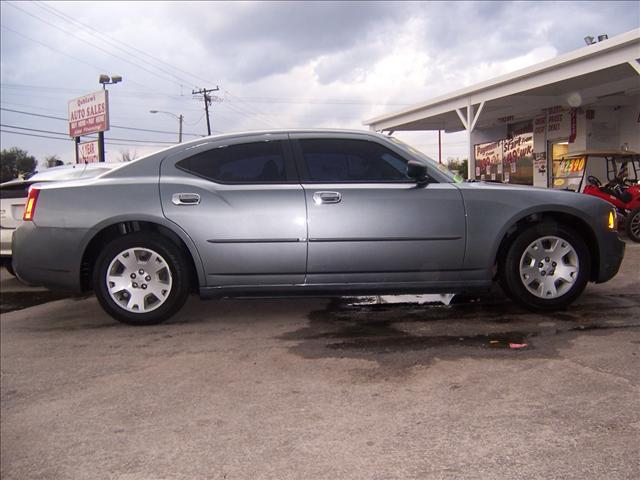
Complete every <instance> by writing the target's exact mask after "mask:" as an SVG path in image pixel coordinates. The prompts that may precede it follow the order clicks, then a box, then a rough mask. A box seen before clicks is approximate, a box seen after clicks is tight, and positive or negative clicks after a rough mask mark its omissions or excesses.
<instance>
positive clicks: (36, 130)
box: [0, 123, 175, 145]
mask: <svg viewBox="0 0 640 480" xmlns="http://www.w3.org/2000/svg"><path fill="white" fill-rule="evenodd" d="M0 127H6V128H16V129H19V130H29V131H32V132H40V133H52V134H55V135H64V136H69V134H68V133H65V132H55V131H52V130H40V129H37V128H27V127H20V126H16V125H6V124H2V123H0ZM85 136H87V137H88V136H90V135H85ZM109 138H110V140H116V141H122V142H135V143H150V142H155V144H166V145H175V142H164V141H161V140H136V139H134V138H116V137H109Z"/></svg>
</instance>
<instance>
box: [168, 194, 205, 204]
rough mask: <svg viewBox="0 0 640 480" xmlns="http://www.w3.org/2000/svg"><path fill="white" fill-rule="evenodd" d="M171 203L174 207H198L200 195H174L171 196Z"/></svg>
mask: <svg viewBox="0 0 640 480" xmlns="http://www.w3.org/2000/svg"><path fill="white" fill-rule="evenodd" d="M171 202H172V203H173V204H174V205H198V204H199V203H200V195H199V194H197V193H174V194H173V195H171Z"/></svg>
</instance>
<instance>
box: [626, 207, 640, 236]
mask: <svg viewBox="0 0 640 480" xmlns="http://www.w3.org/2000/svg"><path fill="white" fill-rule="evenodd" d="M627 235H629V238H630V239H631V240H633V241H634V242H640V208H636V209H635V210H632V211H631V213H630V214H629V216H628V217H627Z"/></svg>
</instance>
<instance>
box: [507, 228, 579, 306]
mask: <svg viewBox="0 0 640 480" xmlns="http://www.w3.org/2000/svg"><path fill="white" fill-rule="evenodd" d="M590 269H591V259H590V255H589V250H588V248H587V246H586V244H585V243H584V240H582V238H581V237H580V236H579V235H578V234H577V233H576V232H575V231H574V230H572V229H570V228H567V227H564V226H561V225H557V224H554V223H542V224H539V225H534V226H532V227H530V228H528V229H527V230H525V231H523V232H522V233H520V235H519V236H518V237H517V238H516V239H515V240H514V242H513V243H512V244H511V246H510V247H509V249H508V251H507V255H506V258H505V259H504V262H503V263H502V268H501V270H502V271H501V283H502V287H503V289H504V290H505V291H506V292H507V293H508V294H509V296H511V298H513V299H514V300H515V301H517V302H518V303H520V304H522V305H524V306H526V307H528V308H531V309H534V310H553V309H557V308H563V307H566V306H568V305H569V304H570V303H571V302H573V301H574V300H575V299H576V298H577V297H578V296H579V295H580V294H581V293H582V291H583V290H584V288H585V286H586V285H587V282H588V281H589V275H590Z"/></svg>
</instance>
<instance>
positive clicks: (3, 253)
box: [0, 163, 123, 275]
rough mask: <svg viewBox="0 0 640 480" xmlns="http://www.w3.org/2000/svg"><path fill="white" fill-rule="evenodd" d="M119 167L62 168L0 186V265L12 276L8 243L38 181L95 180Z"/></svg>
mask: <svg viewBox="0 0 640 480" xmlns="http://www.w3.org/2000/svg"><path fill="white" fill-rule="evenodd" d="M122 165H123V164H122V163H90V164H86V165H85V164H79V165H62V166H60V167H52V168H48V169H46V170H43V171H40V172H36V173H35V174H33V175H32V176H30V177H29V178H28V179H24V180H23V179H16V180H10V181H8V182H4V183H2V184H0V260H1V261H2V266H3V267H5V268H6V269H7V270H8V271H9V273H11V274H12V275H13V268H12V266H11V241H12V238H13V232H15V230H16V228H18V225H20V223H22V214H23V213H24V205H25V203H26V202H27V196H28V195H29V188H30V187H31V185H33V184H35V183H41V182H59V181H62V180H76V179H79V178H91V177H97V176H98V175H101V174H103V173H106V172H108V171H110V170H112V169H113V168H115V167H118V166H122Z"/></svg>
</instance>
